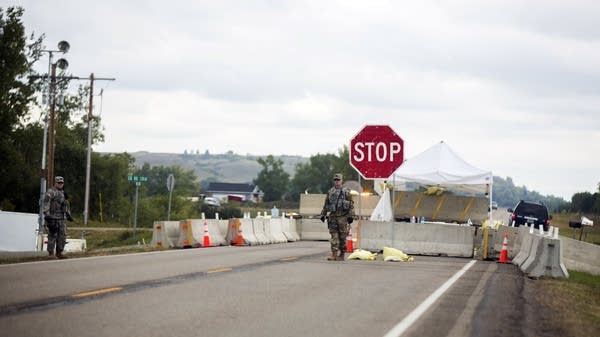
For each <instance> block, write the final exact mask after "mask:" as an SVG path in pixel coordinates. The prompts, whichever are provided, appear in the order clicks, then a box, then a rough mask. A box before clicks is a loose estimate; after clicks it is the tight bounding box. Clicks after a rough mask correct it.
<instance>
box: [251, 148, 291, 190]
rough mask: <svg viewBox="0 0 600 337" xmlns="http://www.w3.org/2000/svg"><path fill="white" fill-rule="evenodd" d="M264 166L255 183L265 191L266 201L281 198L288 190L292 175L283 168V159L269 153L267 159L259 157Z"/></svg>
mask: <svg viewBox="0 0 600 337" xmlns="http://www.w3.org/2000/svg"><path fill="white" fill-rule="evenodd" d="M257 162H258V163H259V164H260V165H261V166H262V170H261V171H260V172H259V173H258V176H257V177H256V179H254V184H256V185H258V187H259V188H260V189H261V190H262V191H263V192H264V193H265V196H264V200H265V201H273V200H281V199H282V197H283V196H285V194H286V192H287V190H288V184H289V181H290V175H289V174H288V173H287V172H285V171H284V170H283V161H282V160H281V159H277V160H276V159H275V157H273V155H268V156H267V158H266V159H263V158H258V159H257Z"/></svg>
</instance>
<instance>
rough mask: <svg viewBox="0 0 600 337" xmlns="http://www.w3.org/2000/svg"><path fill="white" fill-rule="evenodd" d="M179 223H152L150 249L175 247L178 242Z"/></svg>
mask: <svg viewBox="0 0 600 337" xmlns="http://www.w3.org/2000/svg"><path fill="white" fill-rule="evenodd" d="M179 232H180V230H179V221H154V225H153V226H152V243H151V246H152V247H156V248H173V247H177V241H178V240H179V234H180V233H179Z"/></svg>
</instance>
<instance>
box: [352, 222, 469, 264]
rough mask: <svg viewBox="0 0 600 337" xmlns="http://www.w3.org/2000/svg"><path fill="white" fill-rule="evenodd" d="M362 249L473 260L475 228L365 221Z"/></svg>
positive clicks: (360, 242)
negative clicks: (388, 250) (385, 249)
mask: <svg viewBox="0 0 600 337" xmlns="http://www.w3.org/2000/svg"><path fill="white" fill-rule="evenodd" d="M359 234H360V241H359V242H358V244H359V245H360V247H359V248H361V249H366V250H371V251H380V250H382V249H383V247H384V246H385V247H391V248H396V249H400V250H401V251H403V252H404V253H406V254H416V255H445V256H459V257H472V256H473V244H474V235H475V228H474V227H471V226H459V225H451V224H437V223H424V224H422V223H408V222H375V221H364V222H362V224H361V226H360V233H359Z"/></svg>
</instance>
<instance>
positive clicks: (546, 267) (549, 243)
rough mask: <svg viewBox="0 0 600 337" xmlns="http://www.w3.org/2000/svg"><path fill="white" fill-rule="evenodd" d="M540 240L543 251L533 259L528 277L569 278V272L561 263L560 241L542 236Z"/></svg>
mask: <svg viewBox="0 0 600 337" xmlns="http://www.w3.org/2000/svg"><path fill="white" fill-rule="evenodd" d="M540 239H541V244H542V246H543V249H542V251H541V254H540V255H539V256H537V258H536V259H535V263H534V264H533V265H532V266H531V270H530V271H529V272H528V276H529V277H542V276H549V277H553V278H569V272H568V271H567V268H566V267H565V265H564V264H563V263H562V250H561V248H560V247H561V245H560V239H554V238H550V237H547V236H544V237H542V238H540Z"/></svg>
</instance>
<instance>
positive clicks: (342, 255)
mask: <svg viewBox="0 0 600 337" xmlns="http://www.w3.org/2000/svg"><path fill="white" fill-rule="evenodd" d="M335 260H336V261H344V251H343V250H340V256H338V257H337V258H336V259H335Z"/></svg>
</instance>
